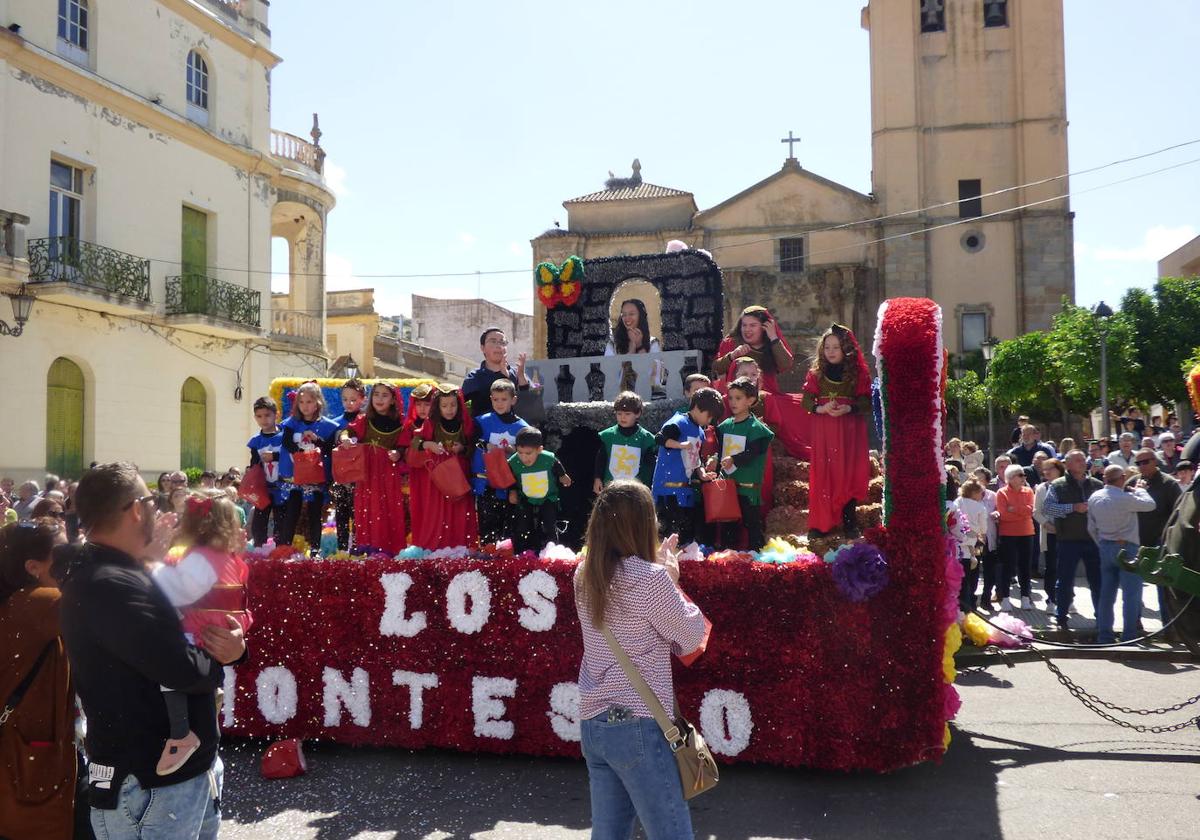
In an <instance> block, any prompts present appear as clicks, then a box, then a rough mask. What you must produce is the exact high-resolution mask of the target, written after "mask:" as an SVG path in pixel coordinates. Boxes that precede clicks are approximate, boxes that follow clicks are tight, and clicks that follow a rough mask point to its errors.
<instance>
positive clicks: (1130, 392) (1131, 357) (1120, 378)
mask: <svg viewBox="0 0 1200 840" xmlns="http://www.w3.org/2000/svg"><path fill="white" fill-rule="evenodd" d="M1106 326H1107V339H1106V344H1107V346H1108V399H1109V403H1110V404H1113V403H1116V402H1117V401H1119V400H1120V399H1122V398H1129V397H1132V396H1134V394H1135V391H1136V388H1137V383H1138V381H1139V377H1140V375H1141V370H1140V365H1139V364H1138V361H1137V355H1138V354H1137V345H1136V343H1135V341H1134V338H1135V331H1134V327H1133V324H1132V323H1130V320H1129V319H1128V318H1127V317H1124V316H1123V315H1114V316H1113V317H1111V318H1109V319H1108V324H1107V325H1106ZM1100 340H1101V324H1100V320H1099V319H1098V318H1096V316H1095V315H1093V314H1092V313H1091V311H1089V310H1087V309H1085V308H1083V307H1082V306H1075V305H1074V304H1071V303H1068V302H1067V301H1066V300H1064V301H1063V308H1062V311H1061V312H1059V313H1058V314H1057V315H1055V316H1054V323H1053V325H1052V326H1051V328H1050V331H1049V333H1047V341H1046V349H1047V351H1048V352H1049V354H1050V355H1051V356H1052V357H1053V365H1054V367H1055V369H1056V378H1057V379H1058V380H1059V383H1060V387H1061V389H1062V393H1063V395H1064V396H1065V397H1066V402H1067V408H1069V410H1070V411H1072V412H1074V413H1076V414H1087V413H1088V412H1089V411H1091V410H1092V409H1093V408H1094V407H1095V406H1097V405H1099V404H1100Z"/></svg>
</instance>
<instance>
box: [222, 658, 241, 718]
mask: <svg viewBox="0 0 1200 840" xmlns="http://www.w3.org/2000/svg"><path fill="white" fill-rule="evenodd" d="M221 690H222V691H223V692H224V696H223V698H222V700H221V725H222V726H224V727H225V728H226V729H228V728H229V727H231V726H233V724H234V718H233V704H234V701H235V700H236V699H237V673H235V672H234V670H233V668H231V667H230V666H228V665H226V666H225V684H224V685H223V686H222V687H221Z"/></svg>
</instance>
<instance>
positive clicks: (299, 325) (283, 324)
mask: <svg viewBox="0 0 1200 840" xmlns="http://www.w3.org/2000/svg"><path fill="white" fill-rule="evenodd" d="M271 334H272V335H277V336H284V337H286V338H295V339H299V340H300V341H307V342H310V343H313V344H323V343H324V341H325V335H324V331H323V330H322V329H321V319H320V318H318V317H316V316H315V315H309V314H308V313H307V312H293V311H292V310H289V309H272V310H271Z"/></svg>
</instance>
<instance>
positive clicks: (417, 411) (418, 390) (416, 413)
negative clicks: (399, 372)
mask: <svg viewBox="0 0 1200 840" xmlns="http://www.w3.org/2000/svg"><path fill="white" fill-rule="evenodd" d="M432 410H433V386H432V385H430V384H429V383H427V382H423V383H421V384H420V385H418V386H417V387H415V388H413V389H412V390H411V391H409V392H408V413H407V414H405V416H404V434H405V437H406V439H407V440H409V441H416V440H417V439H418V438H419V435H420V433H421V427H422V426H423V425H425V423H426V422H427V421H428V420H429V412H430V411H432ZM425 461H426V458H425V453H424V452H423V451H421V450H419V449H415V448H411V447H410V448H409V450H408V452H407V453H406V454H405V458H404V462H405V464H404V466H405V470H404V472H405V485H404V492H405V493H406V494H407V495H408V527H409V529H410V530H415V528H416V523H417V522H420V521H423V518H424V516H425V510H424V504H425V500H427V499H428V498H429V494H430V492H431V489H432V488H431V487H430V481H431V479H430V478H429V470H427V469H425ZM412 544H413V545H418V544H419V543H417V542H415V541H414V542H413V543H412Z"/></svg>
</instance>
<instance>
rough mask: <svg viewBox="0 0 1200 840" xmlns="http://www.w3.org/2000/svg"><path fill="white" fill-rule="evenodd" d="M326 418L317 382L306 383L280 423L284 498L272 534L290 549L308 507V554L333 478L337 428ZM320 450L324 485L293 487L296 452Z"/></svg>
mask: <svg viewBox="0 0 1200 840" xmlns="http://www.w3.org/2000/svg"><path fill="white" fill-rule="evenodd" d="M324 414H325V397H324V395H323V394H322V393H321V386H319V385H318V384H317V383H316V382H305V383H304V384H303V385H301V386H300V387H299V388H297V389H296V396H295V399H294V400H293V401H292V413H291V416H289V417H288V418H287V419H286V420H284V421H283V452H282V454H281V455H280V458H279V477H280V480H281V481H282V482H283V485H284V490H283V495H284V498H285V502H284V509H283V520H282V522H280V524H279V526H278V527H277V528H276V530H275V534H276V536H275V543H276V544H277V545H291V544H292V538H293V537H294V536H295V535H296V528H297V526H298V525H299V524H300V512H301V509H302V508H304V506H305V505H307V506H308V514H307V517H308V521H307V522H306V524H305V530H304V538H305V539H306V540H308V545H309V548H310V550H312V551H316V550H317V549H318V548H319V546H320V545H321V523H322V520H323V519H324V516H325V505H326V504H327V503H328V501H329V499H328V493H327V492H326V489H327V487H328V486H329V483H330V481H331V480H332V478H333V472H332V465H331V464H330V460H329V456H330V454H331V453H332V452H333V446H334V443H335V442H336V438H337V433H338V425H337V422H336V421H334V420H330V419H329V418H328V417H325V416H324ZM313 449H317V450H320V452H321V456H322V460H323V461H324V464H325V481H323V482H321V483H320V484H303V485H301V484H296V483H295V481H294V480H293V476H294V474H295V464H294V462H293V460H292V458H293V456H294V455H295V454H296V453H297V452H301V451H308V450H313Z"/></svg>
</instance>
